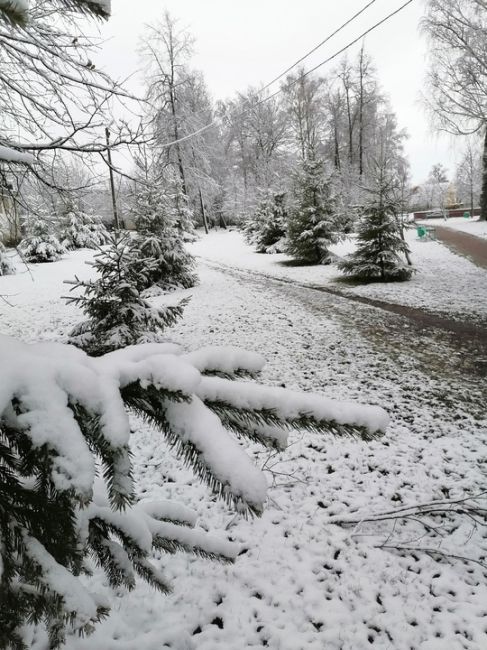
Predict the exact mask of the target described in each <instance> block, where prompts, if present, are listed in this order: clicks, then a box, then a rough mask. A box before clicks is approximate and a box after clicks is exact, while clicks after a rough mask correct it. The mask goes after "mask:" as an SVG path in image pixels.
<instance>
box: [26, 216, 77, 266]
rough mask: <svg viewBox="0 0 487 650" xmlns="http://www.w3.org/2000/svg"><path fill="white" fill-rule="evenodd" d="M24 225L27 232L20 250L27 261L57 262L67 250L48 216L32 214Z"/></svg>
mask: <svg viewBox="0 0 487 650" xmlns="http://www.w3.org/2000/svg"><path fill="white" fill-rule="evenodd" d="M23 227H24V230H25V233H26V234H25V237H24V238H23V239H22V241H21V242H20V244H19V252H20V254H21V255H22V257H23V258H24V260H25V261H26V262H55V261H56V260H58V259H59V258H60V257H61V255H62V254H63V253H65V252H66V249H65V248H64V246H63V245H62V244H61V242H60V241H59V239H58V238H57V237H56V235H55V234H54V232H53V227H52V224H51V222H50V219H49V218H48V217H47V216H45V215H41V216H35V217H34V216H31V217H29V219H27V220H26V221H25V222H24V225H23Z"/></svg>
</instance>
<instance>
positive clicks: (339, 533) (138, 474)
mask: <svg viewBox="0 0 487 650" xmlns="http://www.w3.org/2000/svg"><path fill="white" fill-rule="evenodd" d="M421 246H424V247H425V248H424V250H425V251H426V250H428V249H430V250H438V249H437V247H438V246H439V245H438V244H434V243H432V244H430V243H427V244H424V245H423V244H421ZM205 247H206V248H205ZM193 249H194V250H195V251H198V250H199V251H200V254H203V253H204V254H205V257H211V259H213V260H215V261H218V262H219V263H224V264H228V265H236V266H240V268H251V269H253V270H259V271H262V272H264V273H266V274H271V272H270V271H269V269H277V271H276V270H274V271H273V273H279V274H281V273H282V274H288V273H289V274H297V276H296V275H291V276H290V277H293V278H295V277H297V278H298V279H299V280H302V281H303V282H310V283H313V282H321V281H323V280H322V278H323V277H325V278H328V279H329V280H331V278H332V277H333V269H330V268H326V267H324V268H323V267H319V268H314V269H310V268H309V267H308V268H291V267H280V266H278V265H276V266H275V267H273V266H272V264H275V262H276V261H277V260H278V259H279V258H278V257H270V256H263V255H262V256H256V255H255V254H253V253H251V252H250V251H249V250H248V249H245V247H243V246H242V244H241V240H240V238H239V235H237V234H236V233H227V234H220V233H217V234H215V235H212V236H211V237H209V238H207V239H205V240H202V241H201V242H199V243H197V244H195V245H194V246H193ZM416 249H418V250H419V244H418V246H417V247H416ZM212 251H213V252H212ZM238 251H240V252H238ZM446 253H448V252H446ZM91 255H92V253H91V252H88V251H79V252H75V253H71V254H69V255H68V256H66V258H65V259H64V260H62V261H60V262H56V263H53V264H45V265H36V266H33V267H32V269H31V271H32V277H31V276H30V275H29V274H27V273H24V274H20V275H16V276H12V277H0V294H9V295H10V298H9V300H10V301H11V302H12V304H14V305H15V306H14V307H9V306H7V305H6V304H5V303H3V304H2V305H0V331H2V333H7V334H11V335H15V336H18V337H19V338H22V339H24V340H33V339H36V338H48V339H56V338H63V337H64V336H65V335H66V333H67V331H68V330H69V328H70V327H71V326H72V325H73V324H74V323H75V322H76V320H77V319H78V318H79V312H78V310H77V309H76V308H75V307H69V308H68V307H66V305H65V303H64V301H63V300H61V299H60V295H63V294H66V293H67V288H68V287H67V286H66V285H63V280H64V279H68V278H71V277H73V276H74V275H75V274H77V275H81V274H88V273H89V271H90V269H89V267H87V266H86V265H85V264H84V262H85V261H86V260H88V259H89V258H90V256H91ZM232 255H234V256H235V257H232ZM438 255H439V258H440V260H443V263H444V262H445V257H444V255H443V252H442V253H441V254H440V253H438ZM448 255H451V254H450V253H448ZM452 257H455V256H452ZM417 259H418V262H419V259H420V257H419V255H418V256H417ZM421 259H423V258H421ZM461 264H462V268H463V264H464V262H463V260H462V263H461ZM465 264H467V262H465ZM266 265H267V266H266ZM223 271H224V272H222V270H219V269H217V268H216V269H215V268H209V267H208V266H206V265H205V264H200V268H199V272H200V284H199V286H197V287H196V288H195V289H194V290H192V294H193V297H192V300H191V302H190V304H189V306H188V307H187V309H186V312H185V317H184V319H183V320H182V321H181V323H180V324H178V325H177V326H176V327H175V328H174V329H173V331H172V332H170V336H171V338H173V339H175V340H177V341H179V342H181V343H182V344H183V345H184V346H185V347H186V348H187V349H195V348H198V347H200V346H203V345H211V344H218V345H219V344H229V345H239V346H242V347H244V348H248V349H253V350H256V351H257V352H260V353H262V354H263V355H264V356H265V357H266V358H267V359H268V361H269V363H268V366H267V367H266V369H265V371H264V373H263V377H262V379H263V381H264V382H266V383H269V384H272V385H282V384H285V385H286V386H288V387H290V388H298V389H300V390H313V391H317V392H320V393H322V394H325V395H327V396H330V397H336V398H339V399H349V400H354V401H359V402H367V403H372V404H380V405H382V406H383V407H384V408H386V409H387V411H388V412H389V413H390V415H391V417H392V424H391V426H390V428H389V430H388V432H387V434H386V435H385V437H384V438H383V439H382V440H379V441H375V442H372V443H369V444H366V443H363V442H359V441H355V440H348V439H347V440H335V439H333V438H328V437H327V438H325V437H323V436H318V435H313V434H309V433H296V434H293V435H292V436H291V440H290V446H289V448H288V449H287V451H285V452H283V453H279V454H276V455H271V454H269V453H263V452H262V451H260V450H259V449H258V448H257V447H253V446H252V445H251V446H249V453H250V454H251V455H252V456H253V458H254V460H255V462H256V463H257V464H258V465H259V466H260V467H264V469H265V470H266V476H267V479H268V482H269V484H270V486H271V488H270V493H269V496H270V498H269V502H268V505H267V509H266V511H265V513H264V515H263V516H262V518H260V519H258V520H253V521H246V520H244V519H242V518H240V517H239V516H236V515H235V513H233V512H231V511H230V510H229V509H228V508H227V507H226V506H225V505H224V504H223V503H221V502H217V501H216V500H215V499H213V498H212V497H211V496H210V495H209V492H208V490H207V489H206V488H205V487H203V486H202V485H201V484H200V483H199V481H198V480H197V479H196V478H194V476H193V475H192V474H191V472H190V471H188V470H186V469H185V468H183V467H181V465H180V464H179V463H178V462H177V461H175V460H174V458H173V457H172V455H171V454H170V453H168V449H167V447H166V445H165V444H164V443H163V442H162V441H161V439H160V438H159V436H157V435H156V434H155V433H154V432H153V431H152V430H151V429H150V428H149V427H148V426H147V425H146V424H143V423H141V422H140V421H138V420H135V419H134V421H133V428H134V434H133V438H132V450H133V453H134V478H135V481H136V484H137V489H138V493H139V495H140V496H143V497H146V498H150V499H157V498H163V499H166V498H169V499H174V500H178V501H180V502H182V503H184V504H186V505H188V506H190V507H192V508H194V509H195V510H197V512H198V515H199V524H200V525H201V526H202V527H203V528H205V529H207V530H210V531H211V532H212V533H214V534H216V535H217V536H220V537H221V538H222V539H227V538H230V539H232V540H236V541H238V542H239V543H241V544H242V545H243V546H244V549H245V552H244V553H243V554H242V555H241V556H240V557H239V558H238V560H237V562H236V564H235V565H232V566H227V565H220V564H216V563H211V562H208V561H204V560H201V559H198V558H188V557H187V556H185V555H183V554H177V555H176V556H175V557H174V558H171V560H170V561H168V560H167V557H165V556H161V557H158V558H156V562H157V563H160V565H161V566H162V567H166V565H167V568H166V569H165V571H166V573H167V575H168V577H169V578H171V579H173V581H174V593H173V594H172V595H170V596H162V595H160V594H156V593H155V592H154V591H153V590H151V589H150V588H149V587H147V586H146V585H144V584H142V583H141V582H139V584H138V586H137V588H136V589H135V591H133V592H131V593H127V592H125V591H123V590H120V591H119V592H117V593H116V594H112V593H110V592H109V590H108V588H107V586H106V584H105V581H104V579H103V577H102V576H101V574H99V573H96V574H95V577H94V588H96V589H97V590H100V591H101V592H103V593H105V594H109V598H110V600H111V601H112V614H111V616H110V617H109V619H108V620H107V621H106V622H104V623H102V624H100V625H99V626H98V627H97V629H96V631H95V633H94V635H92V636H91V637H87V638H78V637H70V638H69V639H68V643H67V649H68V650H93V649H96V650H136V649H137V650H161V649H162V648H172V649H173V650H196V649H198V650H246V649H247V648H249V649H250V648H254V649H258V648H259V649H260V648H263V647H268V648H270V649H272V650H368V649H369V648H378V649H380V650H483V649H484V648H486V647H487V623H486V621H487V605H486V603H487V571H486V569H485V568H483V567H482V566H480V565H479V564H475V563H469V564H464V563H463V562H461V561H457V562H452V563H450V562H444V561H440V559H439V557H431V556H429V555H427V554H425V553H422V552H419V551H418V552H414V553H412V554H411V553H407V554H405V555H404V556H402V555H400V554H398V553H396V552H393V551H388V550H385V549H382V548H378V546H380V545H383V544H384V543H386V544H389V545H390V544H394V543H398V541H399V540H402V541H404V542H407V543H408V545H409V546H418V547H421V546H423V547H424V546H426V547H433V548H434V549H436V550H442V551H443V552H446V553H448V552H449V553H454V554H459V555H466V556H469V557H472V558H473V559H475V560H478V561H480V562H482V563H483V564H485V561H486V557H487V539H486V537H485V529H483V528H482V527H475V526H474V525H473V523H463V524H460V525H459V527H458V529H457V530H456V532H455V534H454V536H453V537H446V538H444V539H441V543H440V541H439V539H438V537H437V536H434V535H430V534H427V533H426V532H425V531H424V530H423V529H422V528H421V526H415V525H411V526H408V527H406V526H404V525H402V524H400V525H398V526H396V527H395V528H394V526H393V525H392V524H389V523H386V524H380V525H379V524H375V525H367V526H365V525H361V526H358V527H356V528H352V529H344V528H341V527H338V526H336V525H332V524H330V523H329V520H330V518H331V517H333V516H336V515H340V516H346V515H347V514H348V513H351V512H360V513H365V512H377V511H380V510H385V509H387V510H388V509H391V508H393V507H396V506H400V505H405V504H413V503H419V502H424V501H429V500H431V499H444V498H445V497H452V498H457V497H458V498H459V497H462V496H464V494H465V493H466V492H467V491H470V490H472V491H474V492H478V491H480V490H481V489H485V471H486V462H485V458H486V451H487V449H486V440H487V418H486V410H485V403H486V398H487V395H486V390H485V386H484V383H485V382H483V381H482V380H481V379H480V377H479V376H478V375H475V374H470V371H469V367H470V366H469V364H471V363H472V364H473V363H474V361H475V358H474V355H473V352H472V350H471V349H470V348H468V347H465V348H464V350H460V348H458V347H452V346H451V344H450V343H449V341H448V339H447V338H442V335H441V333H438V332H436V333H435V332H429V333H421V332H416V331H413V330H412V329H411V327H410V326H408V325H407V324H406V323H405V322H404V321H403V319H401V318H400V317H398V316H395V315H392V314H387V313H385V312H382V311H378V310H376V309H373V308H371V307H368V306H364V305H359V304H356V303H352V302H349V301H347V300H344V299H342V298H339V297H335V296H331V295H328V294H323V293H320V292H316V291H311V290H308V289H306V288H303V287H300V286H294V285H292V284H289V285H284V284H278V283H275V282H272V281H269V280H267V279H266V278H262V277H259V276H255V277H254V276H251V275H247V277H245V276H244V275H242V274H239V275H238V277H234V276H233V275H232V273H231V272H228V269H224V270H223ZM310 271H312V273H314V274H316V276H315V277H313V278H311V279H310V278H308V277H307V275H306V274H307V273H309V272H310ZM445 272H446V271H445ZM283 277H285V276H283ZM404 286H406V285H404ZM456 286H457V285H456ZM463 299H464V297H463V296H461V295H459V296H457V294H456V293H455V292H454V291H453V290H452V291H451V292H450V301H451V302H452V303H453V305H452V309H453V310H454V311H455V312H459V311H460V310H461V307H458V306H457V305H456V304H455V302H456V301H457V300H458V301H462V300H463ZM430 337H431V338H430ZM440 532H441V530H440ZM44 643H45V639H44V638H43V637H42V636H40V635H37V636H36V637H34V638H33V639H32V643H31V647H32V650H45V645H44Z"/></svg>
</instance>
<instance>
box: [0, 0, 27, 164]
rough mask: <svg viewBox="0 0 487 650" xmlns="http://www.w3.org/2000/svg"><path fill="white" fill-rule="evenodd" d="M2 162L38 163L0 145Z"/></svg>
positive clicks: (24, 154)
mask: <svg viewBox="0 0 487 650" xmlns="http://www.w3.org/2000/svg"><path fill="white" fill-rule="evenodd" d="M0 2H1V0H0ZM0 160H4V161H5V162H11V163H21V164H24V165H33V164H34V163H35V162H36V159H35V158H34V156H32V155H31V154H30V153H24V152H22V151H17V149H12V148H10V147H4V146H3V145H0Z"/></svg>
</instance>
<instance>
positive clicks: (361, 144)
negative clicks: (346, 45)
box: [358, 45, 364, 178]
mask: <svg viewBox="0 0 487 650" xmlns="http://www.w3.org/2000/svg"><path fill="white" fill-rule="evenodd" d="M359 70H360V96H359V127H358V128H359V130H358V165H359V175H360V178H362V176H363V173H364V47H363V45H362V49H361V50H360V68H359Z"/></svg>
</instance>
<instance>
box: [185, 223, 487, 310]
mask: <svg viewBox="0 0 487 650" xmlns="http://www.w3.org/2000/svg"><path fill="white" fill-rule="evenodd" d="M406 240H407V242H408V244H409V246H410V248H411V253H412V255H411V256H412V261H413V264H414V266H415V268H416V270H417V273H415V274H414V275H413V278H412V279H411V280H409V281H407V282H385V283H372V284H367V285H357V286H351V285H349V284H347V283H344V282H343V281H341V280H342V279H343V274H342V273H340V272H339V271H338V269H337V267H336V266H335V265H334V264H329V265H325V266H321V265H317V266H296V265H295V264H293V261H292V260H291V258H290V257H289V256H287V255H284V254H276V255H264V254H258V253H255V252H254V251H253V250H252V247H251V246H249V245H248V244H246V243H245V241H244V239H243V236H242V234H241V233H239V232H237V231H228V232H227V231H214V232H212V233H210V234H209V235H207V236H202V237H201V238H200V239H199V240H198V241H197V242H195V243H194V244H190V245H189V249H190V250H191V252H192V253H193V254H195V255H196V256H198V257H200V258H201V259H202V260H205V261H207V262H208V263H212V264H213V265H216V267H217V268H222V269H224V268H225V267H230V268H233V269H240V270H245V271H248V272H251V273H259V274H262V275H265V276H268V277H271V278H277V279H280V280H285V281H292V282H294V283H297V284H298V285H300V286H306V287H330V288H332V289H333V290H335V291H339V292H341V293H343V294H351V295H357V296H361V297H364V298H370V299H378V300H383V301H386V302H391V303H394V304H400V305H406V306H410V307H417V308H422V309H425V310H427V311H429V312H432V313H435V314H439V315H441V316H447V317H451V318H456V319H459V320H464V319H465V320H472V321H479V322H485V321H486V320H487V301H486V300H485V291H484V286H485V282H486V280H487V271H486V270H485V269H482V268H479V267H477V266H475V265H474V264H473V263H472V262H470V261H469V260H467V259H465V258H463V257H461V256H459V255H455V254H454V253H452V252H451V251H450V250H448V249H447V248H446V247H445V246H443V245H442V244H441V243H439V242H436V241H422V240H420V239H419V238H418V237H417V235H416V231H415V230H408V231H406ZM354 248H355V244H354V240H353V238H350V239H348V240H345V241H342V242H340V243H339V244H336V245H334V246H332V247H331V251H332V252H333V253H334V254H335V255H337V256H339V257H343V256H345V255H348V254H350V253H351V252H352V251H353V250H354ZM452 295H454V296H455V300H454V301H452V298H451V297H452Z"/></svg>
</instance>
